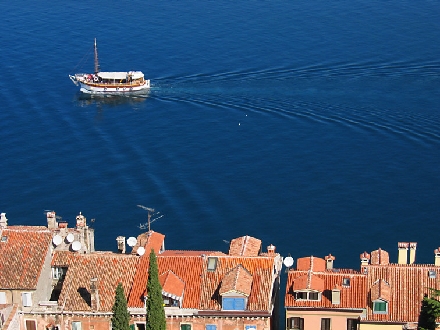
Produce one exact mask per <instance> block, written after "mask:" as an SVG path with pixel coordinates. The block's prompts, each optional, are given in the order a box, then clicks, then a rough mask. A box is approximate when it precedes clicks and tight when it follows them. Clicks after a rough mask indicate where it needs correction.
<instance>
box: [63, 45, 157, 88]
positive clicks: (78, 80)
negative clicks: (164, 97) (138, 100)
mask: <svg viewBox="0 0 440 330" xmlns="http://www.w3.org/2000/svg"><path fill="white" fill-rule="evenodd" d="M94 51H95V72H94V73H76V74H75V75H69V78H70V80H72V81H73V83H74V84H75V85H76V86H80V87H81V88H80V91H81V92H83V93H87V94H103V95H106V94H110V95H112V94H133V93H142V92H146V91H148V89H149V88H150V80H146V79H145V78H144V74H143V73H142V72H141V71H128V72H102V71H100V70H99V61H98V48H97V46H96V38H95V46H94Z"/></svg>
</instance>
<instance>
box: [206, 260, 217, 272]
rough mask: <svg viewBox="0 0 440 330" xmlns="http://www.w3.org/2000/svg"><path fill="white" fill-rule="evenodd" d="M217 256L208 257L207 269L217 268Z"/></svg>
mask: <svg viewBox="0 0 440 330" xmlns="http://www.w3.org/2000/svg"><path fill="white" fill-rule="evenodd" d="M217 259H218V258H217V257H208V270H209V271H211V272H212V271H214V270H216V268H217Z"/></svg>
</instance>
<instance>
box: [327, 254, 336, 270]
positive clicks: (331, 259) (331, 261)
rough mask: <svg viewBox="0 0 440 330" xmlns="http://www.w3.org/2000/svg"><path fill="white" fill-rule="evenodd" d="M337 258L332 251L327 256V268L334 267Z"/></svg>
mask: <svg viewBox="0 0 440 330" xmlns="http://www.w3.org/2000/svg"><path fill="white" fill-rule="evenodd" d="M335 259H336V258H335V257H334V256H332V255H331V253H329V255H328V256H326V257H325V264H326V269H333V261H334V260H335Z"/></svg>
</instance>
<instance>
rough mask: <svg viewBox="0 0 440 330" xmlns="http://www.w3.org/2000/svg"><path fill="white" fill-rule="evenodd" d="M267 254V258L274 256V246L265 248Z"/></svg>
mask: <svg viewBox="0 0 440 330" xmlns="http://www.w3.org/2000/svg"><path fill="white" fill-rule="evenodd" d="M267 254H268V255H269V256H274V255H275V246H273V245H272V244H271V245H269V246H268V247H267Z"/></svg>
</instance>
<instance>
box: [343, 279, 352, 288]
mask: <svg viewBox="0 0 440 330" xmlns="http://www.w3.org/2000/svg"><path fill="white" fill-rule="evenodd" d="M342 285H343V286H350V279H349V278H344V279H343V280H342Z"/></svg>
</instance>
